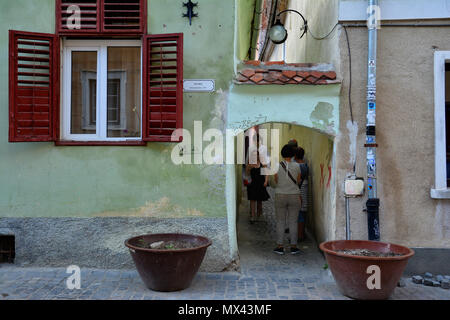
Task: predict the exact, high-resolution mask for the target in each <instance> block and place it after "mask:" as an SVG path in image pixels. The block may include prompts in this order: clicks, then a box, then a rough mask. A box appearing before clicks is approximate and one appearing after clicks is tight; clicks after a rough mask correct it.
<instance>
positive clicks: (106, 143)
mask: <svg viewBox="0 0 450 320" xmlns="http://www.w3.org/2000/svg"><path fill="white" fill-rule="evenodd" d="M146 145H147V142H146V141H142V140H134V141H56V142H55V146H105V147H107V146H146Z"/></svg>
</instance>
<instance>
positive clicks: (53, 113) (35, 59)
mask: <svg viewBox="0 0 450 320" xmlns="http://www.w3.org/2000/svg"><path fill="white" fill-rule="evenodd" d="M58 44H59V42H58V41H57V38H56V36H55V35H53V34H44V33H32V32H23V31H13V30H11V31H10V32H9V55H10V56H9V86H10V88H9V141H10V142H27V141H54V140H55V139H56V133H57V122H58V108H57V106H58V99H59V59H58V56H59V45H58Z"/></svg>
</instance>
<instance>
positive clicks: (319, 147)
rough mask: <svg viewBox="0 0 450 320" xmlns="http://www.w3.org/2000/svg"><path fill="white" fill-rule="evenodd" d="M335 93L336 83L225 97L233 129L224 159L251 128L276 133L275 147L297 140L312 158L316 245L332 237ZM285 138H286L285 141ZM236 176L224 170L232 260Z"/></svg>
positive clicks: (236, 91)
mask: <svg viewBox="0 0 450 320" xmlns="http://www.w3.org/2000/svg"><path fill="white" fill-rule="evenodd" d="M339 91H340V85H338V84H335V85H328V86H272V85H268V86H242V85H241V86H234V87H232V89H231V92H230V95H229V104H228V118H227V128H228V129H232V130H233V132H234V133H235V137H233V139H231V138H229V139H228V141H227V150H226V153H227V154H226V157H227V159H234V158H235V154H236V152H237V148H238V144H237V143H236V141H237V138H236V137H237V136H238V135H239V134H242V132H243V131H245V130H248V129H249V128H251V127H254V126H261V127H268V126H269V127H270V128H275V127H277V128H278V129H279V130H280V131H281V132H282V136H281V137H280V145H281V144H282V143H283V142H284V143H287V140H289V139H290V138H291V136H292V137H294V136H297V137H298V139H297V140H298V141H299V143H300V144H303V145H304V146H305V147H306V149H308V150H309V153H310V154H311V156H313V153H317V154H316V155H315V158H316V159H317V161H316V159H314V169H313V171H314V180H313V185H314V186H313V190H314V191H313V198H317V199H318V200H320V205H319V206H318V208H316V209H317V210H318V212H320V214H317V219H315V220H314V221H315V222H314V223H315V226H314V230H315V234H316V238H317V240H318V241H324V240H328V239H332V238H333V237H334V233H335V208H336V184H335V181H334V174H333V172H334V159H335V156H334V155H335V149H334V143H333V142H334V138H335V136H336V132H337V125H338V123H339ZM283 135H284V136H283ZM288 136H289V138H285V137H288ZM281 139H284V140H286V139H287V140H286V141H283V140H281ZM302 139H303V140H302ZM227 163H230V162H227ZM241 172H242V171H241V168H240V167H239V165H227V186H226V194H227V215H228V228H229V230H228V231H229V240H230V252H231V255H232V258H233V259H238V257H239V249H238V241H237V240H238V239H237V228H236V218H237V213H238V209H239V201H240V199H239V197H240V196H241V194H240V193H239V188H238V186H239V184H240V183H241V174H242V173H241ZM317 180H318V182H316V181H317ZM316 184H318V186H316ZM313 205H314V204H313ZM315 206H317V204H316V205H315ZM325 213H326V214H325Z"/></svg>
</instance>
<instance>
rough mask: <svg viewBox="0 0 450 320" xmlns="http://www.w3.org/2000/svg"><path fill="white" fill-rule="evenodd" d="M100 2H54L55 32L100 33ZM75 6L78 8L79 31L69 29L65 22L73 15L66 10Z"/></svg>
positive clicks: (68, 0)
mask: <svg viewBox="0 0 450 320" xmlns="http://www.w3.org/2000/svg"><path fill="white" fill-rule="evenodd" d="M99 2H100V0H76V1H74V0H56V30H58V32H59V33H92V32H100V17H101V13H100V8H101V6H100V5H99ZM72 5H77V6H78V7H79V8H80V13H81V14H80V20H81V26H80V27H81V28H80V29H70V28H69V26H68V24H67V21H68V19H69V18H70V16H71V15H73V13H67V9H68V8H69V7H70V6H72Z"/></svg>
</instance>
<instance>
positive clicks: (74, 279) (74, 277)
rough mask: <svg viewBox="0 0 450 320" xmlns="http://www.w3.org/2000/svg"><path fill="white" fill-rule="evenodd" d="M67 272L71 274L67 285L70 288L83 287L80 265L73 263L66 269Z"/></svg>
mask: <svg viewBox="0 0 450 320" xmlns="http://www.w3.org/2000/svg"><path fill="white" fill-rule="evenodd" d="M66 273H68V274H70V276H69V277H67V280H66V287H67V289H69V290H80V289H81V269H80V267H79V266H76V265H71V266H68V267H67V269H66Z"/></svg>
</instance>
